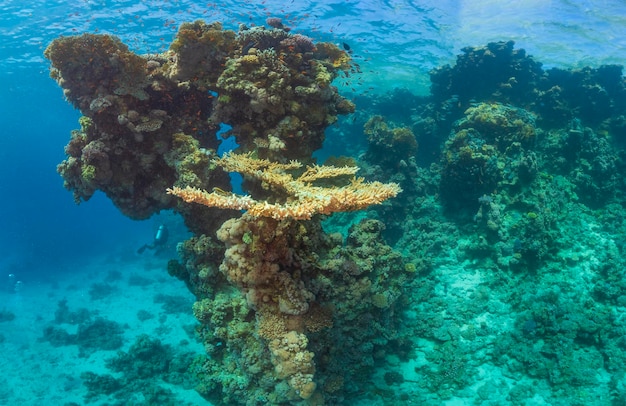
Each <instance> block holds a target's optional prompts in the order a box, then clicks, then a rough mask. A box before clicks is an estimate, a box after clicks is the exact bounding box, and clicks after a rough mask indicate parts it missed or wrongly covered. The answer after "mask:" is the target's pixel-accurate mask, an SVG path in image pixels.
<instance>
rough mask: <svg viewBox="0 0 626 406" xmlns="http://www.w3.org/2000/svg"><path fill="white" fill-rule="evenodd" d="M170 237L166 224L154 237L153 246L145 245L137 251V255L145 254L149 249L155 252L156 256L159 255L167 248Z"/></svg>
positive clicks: (162, 225) (160, 227)
mask: <svg viewBox="0 0 626 406" xmlns="http://www.w3.org/2000/svg"><path fill="white" fill-rule="evenodd" d="M168 236H169V233H168V231H167V227H165V224H161V225H160V226H159V228H158V229H157V232H156V234H155V235H154V240H153V241H152V244H144V245H143V246H142V247H140V248H139V249H138V250H137V254H143V252H144V251H145V250H146V249H148V248H149V249H151V250H155V251H154V255H156V254H158V253H159V252H161V250H163V249H164V248H165V244H167V237H168Z"/></svg>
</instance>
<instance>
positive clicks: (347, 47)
mask: <svg viewBox="0 0 626 406" xmlns="http://www.w3.org/2000/svg"><path fill="white" fill-rule="evenodd" d="M342 44H343V49H345V50H346V51H348V52H351V51H352V48H350V45H348V44H346V43H345V42H343V43H342Z"/></svg>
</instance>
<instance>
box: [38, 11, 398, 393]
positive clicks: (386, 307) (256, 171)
mask: <svg viewBox="0 0 626 406" xmlns="http://www.w3.org/2000/svg"><path fill="white" fill-rule="evenodd" d="M268 25H269V26H270V28H265V27H253V28H248V27H246V26H244V25H242V26H240V28H239V31H238V32H234V31H230V30H224V29H223V27H222V25H221V24H219V23H212V24H207V23H204V22H202V21H196V22H194V23H187V24H182V25H181V27H180V29H179V32H178V34H177V35H176V38H175V39H174V41H173V43H172V45H171V47H170V49H169V50H168V51H167V52H164V53H162V54H152V55H146V56H138V55H135V54H133V53H132V52H130V51H129V50H128V48H127V47H126V46H125V45H124V44H122V43H121V42H120V41H119V40H117V39H116V38H114V37H111V36H108V35H91V34H84V35H80V36H76V37H65V38H59V39H57V40H55V41H53V42H52V43H51V44H50V45H49V47H48V48H47V49H46V51H45V55H46V57H47V58H48V59H50V61H51V63H52V71H51V76H52V77H53V78H54V79H56V80H57V82H58V83H59V85H60V86H61V87H63V89H64V94H65V96H66V97H67V98H68V100H69V101H70V102H71V103H73V104H74V106H76V107H77V108H79V109H80V110H81V112H82V113H83V115H84V117H83V118H81V129H80V130H78V131H75V132H74V133H73V134H72V139H71V140H70V143H69V144H68V146H67V147H66V153H67V155H68V158H67V159H66V160H65V161H64V162H63V163H62V164H60V165H59V168H58V170H59V172H60V173H61V175H62V176H63V178H64V180H65V186H66V187H67V188H68V189H70V190H71V191H73V192H74V197H75V200H76V201H77V202H79V201H81V200H88V199H89V198H90V197H91V196H92V195H93V194H94V193H95V191H96V190H101V191H103V192H104V193H106V194H107V196H108V197H109V198H111V200H112V201H113V202H114V203H115V204H116V205H117V207H119V208H120V210H121V211H122V212H123V213H124V214H126V215H128V216H129V217H132V218H146V217H149V216H150V215H152V214H154V213H156V212H158V211H159V210H163V209H175V210H176V211H178V212H179V213H180V214H181V215H182V216H183V218H184V219H185V222H186V224H187V225H188V227H189V228H190V230H191V231H192V232H194V234H195V236H194V237H192V238H191V239H189V240H188V241H185V242H184V243H181V244H180V245H179V253H180V256H181V260H180V261H171V262H170V263H169V264H168V272H169V273H170V274H171V275H173V276H175V277H177V278H180V279H182V280H184V281H185V282H186V284H187V286H188V288H189V289H190V290H191V291H192V292H193V293H194V295H195V296H196V298H197V301H196V302H195V304H194V305H193V313H194V315H195V316H196V318H197V319H198V321H199V322H200V325H199V326H198V329H197V331H198V335H199V337H200V339H201V340H202V342H203V343H204V346H205V348H206V352H207V357H206V358H205V359H204V360H203V361H199V362H197V363H196V364H194V371H195V373H196V375H197V379H198V381H199V382H200V383H199V384H198V386H197V390H198V391H199V393H200V394H202V395H203V396H205V397H206V398H207V399H210V400H212V401H214V402H216V403H218V404H229V405H232V404H247V405H253V404H268V403H269V404H310V405H314V404H323V403H325V402H327V403H331V404H332V403H337V402H341V401H343V399H344V398H345V397H346V396H347V394H357V393H359V392H360V391H361V390H363V388H364V385H366V381H365V380H363V381H360V380H358V379H354V377H356V376H357V375H359V376H362V375H363V374H371V373H372V372H373V367H374V364H375V362H382V361H383V358H384V354H385V353H386V351H388V350H387V349H385V346H386V344H387V343H394V342H399V341H400V334H399V333H398V331H399V329H398V325H397V322H398V319H397V317H396V315H397V314H398V313H397V310H396V308H397V306H398V305H399V304H400V301H401V298H402V295H403V292H404V290H405V288H406V286H408V284H409V283H408V276H410V272H407V271H406V267H405V264H404V261H403V259H402V257H401V256H400V255H399V254H398V253H397V252H395V251H393V250H392V249H391V248H390V247H389V246H387V245H385V244H384V243H383V242H382V237H381V232H382V230H383V229H384V226H383V224H382V223H380V222H377V221H373V220H371V221H367V220H366V221H363V222H362V223H360V224H359V225H358V226H355V227H353V229H352V231H351V233H350V236H349V237H348V240H347V242H346V244H345V245H344V244H343V241H342V237H341V236H338V235H333V236H330V235H328V234H326V233H325V232H324V231H323V230H322V227H321V219H322V216H321V215H324V214H326V215H328V214H332V213H334V212H338V211H356V210H362V209H365V208H367V207H368V206H370V205H375V204H380V203H382V202H383V201H385V200H387V199H389V198H391V197H394V196H396V195H397V194H398V193H399V192H400V191H401V189H400V187H399V186H398V185H397V184H396V183H382V182H365V181H364V180H363V179H361V178H356V177H355V176H354V175H355V173H356V171H357V170H358V168H357V167H356V166H337V167H335V166H331V165H322V166H320V165H316V164H315V160H314V158H313V157H312V154H313V152H314V151H315V150H316V149H319V148H320V147H321V145H322V142H323V140H324V130H325V129H326V127H327V126H328V125H330V124H332V123H334V122H335V121H336V120H337V115H339V114H347V113H350V112H353V111H354V105H353V104H352V103H351V102H350V101H348V100H347V99H345V98H343V97H341V96H340V95H339V94H338V92H337V89H336V88H335V87H334V86H333V85H332V81H333V80H334V79H335V78H336V77H337V76H338V75H339V74H342V72H348V71H349V70H350V69H351V58H350V56H349V54H348V53H347V52H345V51H343V50H341V49H339V48H338V47H337V46H336V45H334V44H330V43H314V42H313V41H312V40H311V39H310V38H308V37H306V36H304V35H301V34H294V33H292V32H290V30H289V29H288V28H287V27H285V26H284V25H283V24H282V22H280V21H278V20H275V19H270V20H269V21H268ZM222 124H225V125H228V126H230V127H232V129H231V130H230V131H228V132H226V133H224V134H222V136H223V137H229V136H233V137H235V140H236V142H237V143H238V144H239V149H240V151H241V153H237V154H234V153H231V154H227V155H225V156H223V157H221V158H218V157H217V154H216V150H217V148H218V147H219V144H220V141H219V140H218V139H217V137H216V133H217V130H218V129H219V128H220V126H221V125H222ZM401 138H402V139H403V140H404V139H405V138H406V137H401ZM238 152H239V151H238ZM232 171H236V172H239V173H241V174H242V175H244V178H245V181H244V184H243V187H244V191H246V192H249V193H250V194H251V195H244V194H235V193H232V192H231V191H230V190H231V185H230V181H229V177H228V175H227V172H232ZM173 195H176V196H179V197H182V199H178V198H176V197H174V196H173ZM189 202H197V203H201V204H188V203H189ZM241 210H246V213H245V214H243V215H241V214H240V211H241ZM143 341H145V342H144V344H147V345H148V346H149V347H155V345H151V344H150V343H149V341H150V340H149V338H147V337H146V338H145V340H143ZM340 343H346V344H347V345H349V348H348V347H343V345H344V344H340ZM373 343H374V344H373ZM137 345H139V343H138V344H137ZM142 345H143V344H142ZM156 347H158V346H156ZM133 351H134V350H133ZM346 351H348V352H349V354H348V355H342V354H344V353H345V352H346ZM148 352H149V351H148ZM148 355H149V354H148V353H146V357H147V356H148ZM120 357H122V358H120V359H121V360H125V359H127V358H129V357H130V355H128V356H122V355H120ZM164 357H165V358H167V356H164ZM143 358H145V357H143ZM143 358H142V359H143ZM146 359H147V358H146ZM346 360H349V365H351V368H348V369H346V362H345V361H346ZM120 362H121V361H120ZM112 365H114V366H115V365H121V364H118V363H117V362H116V363H115V364H112ZM120 368H121V366H120ZM146 368H147V371H151V369H150V368H151V366H147V367H146ZM120 371H122V372H126V373H129V370H127V369H120ZM130 372H132V371H130ZM135 372H136V371H135ZM138 373H140V372H138ZM139 377H140V378H141V376H139ZM99 383H103V386H104V387H105V388H106V391H107V392H109V393H113V392H115V391H117V390H118V389H119V387H120V385H122V384H123V382H120V381H115V380H113V381H112V380H111V379H109V378H107V377H98V376H89V377H86V384H87V385H88V386H89V387H90V388H91V389H92V390H95V389H96V388H97V387H98V385H99ZM157 392H158V393H156V395H155V396H156V397H155V398H158V397H159V396H160V393H161V392H159V391H158V390H157ZM165 398H166V397H165Z"/></svg>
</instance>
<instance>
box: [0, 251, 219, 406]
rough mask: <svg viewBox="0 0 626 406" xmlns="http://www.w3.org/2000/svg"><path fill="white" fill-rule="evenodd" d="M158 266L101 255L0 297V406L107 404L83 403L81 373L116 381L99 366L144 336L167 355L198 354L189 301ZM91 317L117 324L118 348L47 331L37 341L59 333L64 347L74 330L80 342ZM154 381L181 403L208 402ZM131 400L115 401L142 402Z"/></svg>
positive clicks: (150, 260)
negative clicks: (166, 348)
mask: <svg viewBox="0 0 626 406" xmlns="http://www.w3.org/2000/svg"><path fill="white" fill-rule="evenodd" d="M166 264H167V259H164V258H161V257H154V256H152V254H151V253H146V254H144V255H142V256H140V255H136V254H134V253H131V252H128V253H121V254H118V255H107V256H106V257H101V258H93V260H92V261H90V262H89V263H85V264H82V265H76V266H77V267H79V268H80V269H71V270H68V269H49V270H48V274H47V276H46V279H47V280H45V281H44V280H40V281H36V280H34V281H30V282H25V283H24V284H23V285H22V287H21V289H20V290H19V291H18V292H14V291H11V289H4V290H3V291H2V292H0V303H1V304H0V311H1V312H2V315H4V321H2V322H0V341H1V342H0V368H1V369H2V371H3V383H2V384H1V385H0V405H25V406H28V405H33V406H35V405H37V406H41V405H68V404H78V405H81V404H96V405H97V404H111V403H110V402H111V400H110V399H106V396H96V397H92V398H89V399H87V398H86V396H87V388H86V386H85V385H84V383H83V379H82V378H81V374H83V373H84V372H93V373H95V374H99V375H101V374H111V375H113V376H114V377H119V376H120V375H121V374H120V373H112V372H111V370H110V369H108V368H107V366H106V361H107V360H108V359H111V358H114V357H116V356H117V355H118V351H125V352H127V351H128V350H129V348H130V347H131V346H132V345H133V344H134V343H135V342H136V340H137V338H138V337H140V336H141V335H144V334H147V335H148V336H149V337H150V338H153V339H154V338H156V339H158V340H160V341H161V343H162V344H163V345H166V346H167V345H169V346H171V347H172V348H173V349H175V352H180V351H184V352H192V353H197V354H202V353H203V352H204V351H203V349H202V346H201V345H200V344H199V343H198V342H197V341H196V340H195V339H194V337H193V326H194V325H195V324H196V321H195V319H194V317H193V315H192V313H191V306H192V304H193V296H192V295H191V294H190V293H189V291H188V290H187V289H186V288H185V286H184V284H183V283H182V282H181V281H178V280H176V279H174V278H172V277H170V276H169V275H168V274H167V272H166V270H165V266H166ZM185 309H186V310H185ZM11 315H13V316H11ZM74 319H75V320H74ZM79 319H80V320H79ZM0 320H1V319H0ZM97 320H100V321H101V320H105V321H110V322H115V323H118V324H119V325H120V326H121V339H122V345H121V347H119V348H116V349H108V350H107V349H101V348H98V345H97V344H95V345H92V344H89V343H86V344H85V343H82V344H81V343H76V344H71V343H68V342H62V339H56V340H55V338H54V337H55V335H51V334H48V337H47V338H45V336H46V334H45V332H46V331H48V332H50V331H55V332H59V331H66V332H67V333H68V334H69V337H70V339H69V340H66V341H70V342H71V341H72V339H71V337H73V335H76V334H77V333H78V330H79V329H81V328H82V331H83V334H82V336H81V335H80V334H79V335H78V336H79V337H82V338H84V336H85V335H86V334H85V332H86V331H89V330H88V329H87V328H86V326H90V325H92V324H93V323H94V321H97ZM90 323H91V324H90ZM80 326H82V327H80ZM105 326H106V325H105ZM51 328H52V329H51ZM78 341H80V340H78ZM104 346H105V347H106V343H105V345H104ZM113 346H114V345H113ZM161 384H162V386H163V387H164V388H167V389H168V390H169V391H171V392H173V393H174V395H175V396H176V398H177V399H180V400H181V401H183V402H184V403H187V402H188V403H189V404H194V405H207V404H209V403H208V402H207V401H206V400H204V399H202V398H201V397H200V396H199V395H198V394H197V393H196V392H195V391H194V390H193V389H192V388H190V389H181V387H180V386H178V385H172V384H168V383H167V382H161ZM134 396H135V397H136V399H134V400H132V401H129V402H128V403H120V404H141V403H142V402H143V401H142V399H141V397H142V395H141V393H140V391H137V393H135V394H134ZM119 401H120V400H119V399H118V400H117V402H119ZM181 404H182V403H181Z"/></svg>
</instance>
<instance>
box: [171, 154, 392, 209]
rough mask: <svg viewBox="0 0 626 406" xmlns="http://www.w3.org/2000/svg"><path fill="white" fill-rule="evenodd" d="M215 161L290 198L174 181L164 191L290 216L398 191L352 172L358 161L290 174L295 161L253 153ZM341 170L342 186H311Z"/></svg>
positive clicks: (360, 204)
mask: <svg viewBox="0 0 626 406" xmlns="http://www.w3.org/2000/svg"><path fill="white" fill-rule="evenodd" d="M216 163H217V164H218V165H220V166H221V167H222V168H224V169H225V170H226V171H229V172H239V173H241V174H242V175H248V176H251V177H253V178H256V179H258V180H260V181H262V182H263V183H264V184H266V185H268V186H269V187H271V188H278V189H282V190H283V191H284V192H285V193H286V194H287V195H288V196H289V199H288V201H287V202H286V203H269V202H267V201H259V200H255V199H254V198H252V197H251V196H248V195H237V194H234V193H229V192H224V191H221V190H214V191H212V192H210V193H209V192H207V191H205V190H201V189H197V188H193V187H189V186H188V187H185V188H180V187H173V188H171V189H167V192H168V193H170V194H173V195H176V196H178V197H180V198H182V199H183V200H184V201H186V202H188V203H200V204H203V205H205V206H209V207H219V208H224V209H236V210H247V212H248V214H249V215H250V216H253V217H271V218H273V219H275V220H282V219H286V218H291V219H294V220H309V219H310V218H311V217H312V216H314V215H315V214H331V213H334V212H340V211H355V210H361V209H364V208H366V207H368V206H371V205H374V204H379V203H381V202H383V201H385V200H387V199H389V198H391V197H395V196H396V195H397V194H398V193H400V192H401V191H402V189H400V186H398V184H397V183H381V182H365V181H364V180H363V179H362V178H356V177H354V174H355V173H356V172H357V171H358V169H359V168H358V167H356V166H345V167H336V166H330V165H329V166H319V165H313V166H308V167H307V169H306V170H305V172H304V173H303V174H302V175H300V176H298V177H293V176H292V175H291V174H289V173H288V172H287V171H289V170H293V169H299V168H300V167H301V166H302V165H301V164H300V163H299V162H297V161H291V162H290V163H287V164H283V163H278V162H271V161H269V160H266V159H256V158H253V157H252V156H251V154H226V155H224V157H223V158H220V159H217V160H216ZM340 176H352V179H351V181H350V183H349V184H347V185H345V186H340V187H324V186H315V185H314V184H313V182H315V181H319V180H327V179H330V178H336V177H340Z"/></svg>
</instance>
